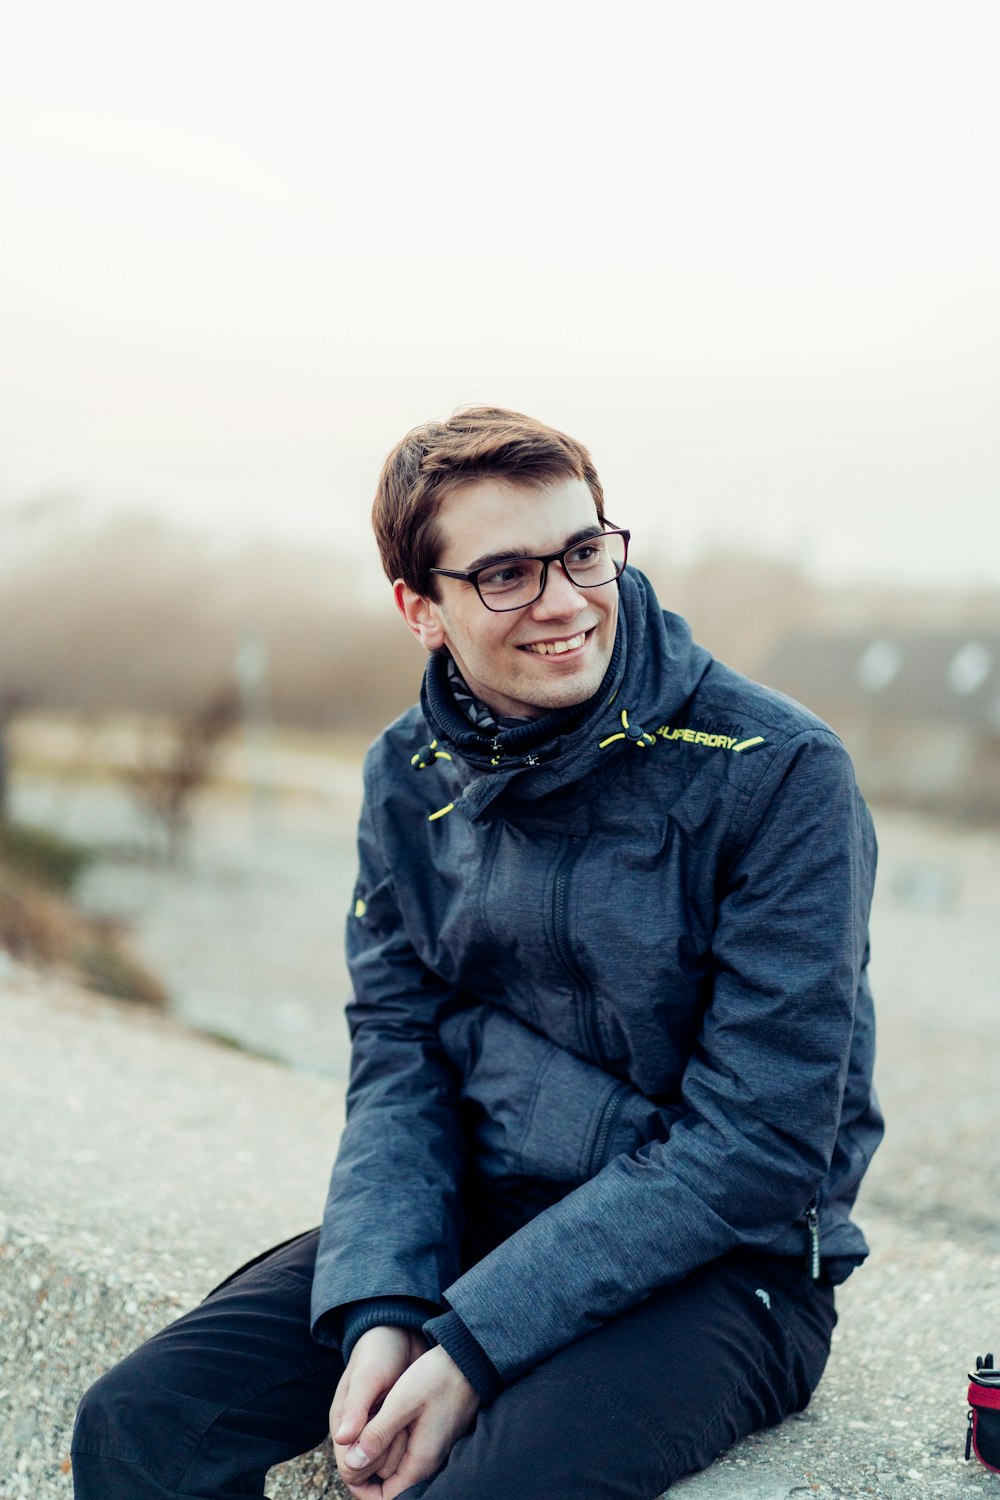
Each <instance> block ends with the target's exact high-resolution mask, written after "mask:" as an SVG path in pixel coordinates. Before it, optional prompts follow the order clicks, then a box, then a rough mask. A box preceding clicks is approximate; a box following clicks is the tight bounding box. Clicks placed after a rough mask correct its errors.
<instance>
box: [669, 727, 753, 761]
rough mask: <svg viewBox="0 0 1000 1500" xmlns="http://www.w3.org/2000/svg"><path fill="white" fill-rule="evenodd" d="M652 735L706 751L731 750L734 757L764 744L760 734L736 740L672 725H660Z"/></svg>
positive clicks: (728, 736) (731, 737)
mask: <svg viewBox="0 0 1000 1500" xmlns="http://www.w3.org/2000/svg"><path fill="white" fill-rule="evenodd" d="M653 733H654V734H657V735H659V737H660V739H661V740H686V741H687V743H688V744H689V745H704V746H705V749H706V750H731V751H732V753H733V754H734V755H740V754H742V752H743V751H744V750H755V749H756V748H757V746H758V745H763V744H765V743H766V742H765V739H764V736H763V735H762V734H755V735H753V737H752V738H751V739H748V740H737V739H735V738H734V737H733V736H732V735H729V734H708V733H706V731H705V730H704V729H688V728H685V727H683V726H680V725H674V724H661V725H660V727H659V729H655V730H654V731H653Z"/></svg>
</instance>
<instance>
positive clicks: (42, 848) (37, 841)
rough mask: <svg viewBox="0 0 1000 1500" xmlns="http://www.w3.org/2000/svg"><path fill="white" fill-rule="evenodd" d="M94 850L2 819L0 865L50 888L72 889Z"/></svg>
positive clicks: (45, 831)
mask: <svg viewBox="0 0 1000 1500" xmlns="http://www.w3.org/2000/svg"><path fill="white" fill-rule="evenodd" d="M93 858H94V854H93V851H92V850H90V849H88V848H86V846H85V845H83V844H78V843H76V842H75V841H73V840H72V839H64V838H62V837H61V836H60V835H59V834H57V833H50V832H49V831H48V830H47V829H44V828H29V827H27V826H26V825H25V824H23V823H12V822H10V821H9V820H7V819H3V820H0V866H3V867H4V868H6V869H7V870H10V871H11V872H13V873H14V874H15V875H19V876H21V877H23V878H24V879H25V880H30V881H33V882H35V884H37V885H40V886H44V888H45V889H46V890H50V891H63V892H65V891H71V890H72V889H73V887H74V885H75V884H76V882H77V880H78V879H79V878H80V876H81V875H82V874H83V872H84V870H85V869H86V867H87V865H88V864H90V862H91V860H92V859H93Z"/></svg>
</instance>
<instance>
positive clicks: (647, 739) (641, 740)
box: [597, 708, 656, 750]
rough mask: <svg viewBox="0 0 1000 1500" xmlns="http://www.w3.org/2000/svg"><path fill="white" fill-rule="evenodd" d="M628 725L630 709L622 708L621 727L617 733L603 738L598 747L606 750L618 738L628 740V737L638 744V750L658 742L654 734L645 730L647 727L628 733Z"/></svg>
mask: <svg viewBox="0 0 1000 1500" xmlns="http://www.w3.org/2000/svg"><path fill="white" fill-rule="evenodd" d="M628 727H629V722H628V710H627V709H624V708H623V709H622V727H621V729H620V730H619V731H618V733H617V734H609V735H608V737H607V739H606V740H601V741H600V742H599V743H598V746H597V748H598V749H599V750H604V749H606V748H607V746H608V745H613V744H614V743H615V741H616V740H626V739H628V740H633V741H634V743H635V746H636V748H637V749H638V750H645V748H646V746H647V745H655V744H656V741H655V739H654V738H653V736H652V735H651V734H647V733H646V731H645V729H640V730H638V732H635V731H633V733H632V734H628V733H627V731H628Z"/></svg>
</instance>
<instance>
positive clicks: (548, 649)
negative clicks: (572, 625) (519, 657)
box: [521, 630, 587, 656]
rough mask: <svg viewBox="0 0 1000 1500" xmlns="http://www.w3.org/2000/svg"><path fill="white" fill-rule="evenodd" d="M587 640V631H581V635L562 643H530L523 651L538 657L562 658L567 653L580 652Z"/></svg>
mask: <svg viewBox="0 0 1000 1500" xmlns="http://www.w3.org/2000/svg"><path fill="white" fill-rule="evenodd" d="M586 639H587V631H586V630H581V631H580V633H579V635H570V636H567V637H566V639H565V640H561V641H529V642H528V644H527V645H526V646H522V647H521V650H522V651H531V652H533V653H534V654H535V655H536V656H562V655H563V654H564V652H566V651H579V649H580V647H581V646H582V645H583V643H584V641H585V640H586Z"/></svg>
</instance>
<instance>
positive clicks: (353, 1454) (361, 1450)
mask: <svg viewBox="0 0 1000 1500" xmlns="http://www.w3.org/2000/svg"><path fill="white" fill-rule="evenodd" d="M416 1414H417V1407H416V1406H415V1405H414V1403H413V1401H412V1400H409V1399H408V1398H407V1397H406V1396H405V1395H401V1394H400V1392H399V1386H398V1384H397V1385H394V1386H393V1388H392V1390H391V1391H390V1392H389V1394H388V1395H387V1396H386V1398H385V1400H384V1401H383V1403H382V1405H381V1407H380V1408H379V1412H378V1415H377V1416H375V1417H373V1418H372V1420H371V1421H370V1422H368V1423H367V1425H366V1426H365V1427H363V1428H362V1430H361V1432H360V1433H359V1434H358V1436H357V1437H356V1438H355V1439H354V1442H353V1444H352V1445H351V1447H350V1448H348V1450H347V1452H346V1453H345V1454H344V1461H345V1463H346V1464H347V1467H348V1468H349V1469H351V1470H353V1471H354V1472H355V1473H356V1474H360V1473H361V1472H362V1471H363V1470H365V1469H372V1468H374V1467H375V1465H376V1464H377V1463H378V1461H379V1459H380V1458H381V1457H382V1455H383V1453H385V1451H386V1449H387V1448H388V1447H389V1446H390V1444H391V1443H392V1440H393V1438H394V1437H396V1436H397V1434H398V1433H400V1432H403V1431H404V1429H405V1428H407V1427H409V1425H410V1423H411V1422H412V1421H413V1419H414V1417H415V1416H416Z"/></svg>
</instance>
